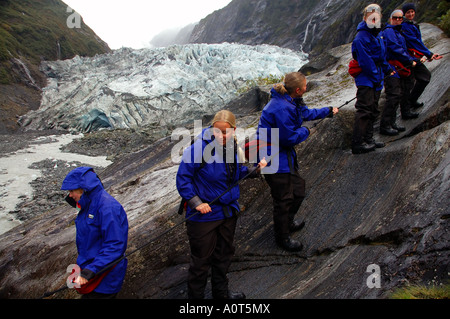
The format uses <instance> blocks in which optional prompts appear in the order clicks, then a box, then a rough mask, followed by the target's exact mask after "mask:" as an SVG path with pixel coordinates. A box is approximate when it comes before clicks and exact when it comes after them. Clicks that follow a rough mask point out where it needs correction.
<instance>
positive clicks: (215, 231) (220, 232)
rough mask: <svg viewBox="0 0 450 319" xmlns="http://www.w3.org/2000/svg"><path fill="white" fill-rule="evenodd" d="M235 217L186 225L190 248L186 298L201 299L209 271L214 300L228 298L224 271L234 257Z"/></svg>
mask: <svg viewBox="0 0 450 319" xmlns="http://www.w3.org/2000/svg"><path fill="white" fill-rule="evenodd" d="M236 222H237V217H236V216H235V215H233V217H230V218H226V219H224V220H219V221H211V222H193V221H187V222H186V227H187V235H188V237H189V245H190V248H191V260H190V266H189V272H188V298H190V299H203V298H204V297H205V287H206V283H207V279H208V272H209V269H211V287H212V293H213V297H214V296H221V295H224V294H225V295H226V294H228V278H227V273H228V268H229V267H230V264H231V258H232V257H233V255H234V251H235V248H234V245H233V240H234V233H235V230H236Z"/></svg>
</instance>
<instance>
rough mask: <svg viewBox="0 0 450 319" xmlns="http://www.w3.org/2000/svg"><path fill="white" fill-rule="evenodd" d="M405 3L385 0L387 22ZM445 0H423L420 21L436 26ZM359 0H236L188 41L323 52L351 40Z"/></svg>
mask: <svg viewBox="0 0 450 319" xmlns="http://www.w3.org/2000/svg"><path fill="white" fill-rule="evenodd" d="M404 2H405V1H402V0H393V1H392V0H380V1H377V2H376V3H378V4H380V5H381V7H382V8H383V15H384V16H383V22H386V21H387V19H388V18H389V15H390V13H391V12H392V11H393V10H394V9H395V8H399V7H401V6H402V4H403V3H404ZM440 2H442V1H441V0H427V1H420V4H419V5H418V9H417V20H418V21H419V22H437V21H438V19H437V18H438V17H440V16H441V15H443V14H445V12H446V7H445V6H441V7H439V6H438V4H439V3H440ZM367 4H368V2H365V1H359V0H320V1H316V0H279V1H269V0H262V1H260V0H233V1H232V2H231V3H230V4H229V5H228V6H227V7H225V8H223V9H221V10H218V11H215V12H214V13H212V14H210V15H209V16H207V17H206V18H204V19H203V20H201V21H200V22H199V23H198V24H197V25H196V26H195V28H194V30H193V32H192V34H191V36H190V39H189V42H193V43H221V42H237V43H243V44H251V45H256V44H263V43H265V44H273V45H278V46H281V47H286V48H290V49H294V50H303V51H304V52H311V51H313V50H314V51H316V52H318V53H320V52H322V51H324V50H326V49H330V48H333V47H336V46H339V45H342V44H345V43H349V42H351V41H352V39H353V37H354V35H355V33H356V26H357V24H358V23H359V22H360V21H361V20H362V14H361V12H362V10H363V8H364V7H365V6H366V5H367Z"/></svg>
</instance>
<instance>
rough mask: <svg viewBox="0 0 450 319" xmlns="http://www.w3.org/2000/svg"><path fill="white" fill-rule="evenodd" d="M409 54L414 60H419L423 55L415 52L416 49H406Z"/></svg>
mask: <svg viewBox="0 0 450 319" xmlns="http://www.w3.org/2000/svg"><path fill="white" fill-rule="evenodd" d="M408 51H409V54H410V55H411V56H413V57H415V58H418V59H421V58H422V57H423V56H424V55H425V54H423V53H422V52H419V51H417V50H416V49H412V48H411V49H408Z"/></svg>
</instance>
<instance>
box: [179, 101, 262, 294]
mask: <svg viewBox="0 0 450 319" xmlns="http://www.w3.org/2000/svg"><path fill="white" fill-rule="evenodd" d="M235 130H236V118H235V116H234V114H233V113H232V112H230V111H227V110H222V111H219V112H218V113H217V114H216V115H215V117H214V119H213V121H212V125H211V126H210V127H208V128H206V129H204V130H203V131H202V133H201V135H200V137H199V138H197V140H195V141H194V143H192V145H191V146H190V147H188V148H187V149H186V150H185V151H184V153H183V157H182V159H181V163H180V166H179V169H178V173H177V177H176V185H177V189H178V192H179V194H180V195H181V197H182V198H183V199H185V200H186V202H187V207H186V219H187V221H186V228H187V235H188V238H189V245H190V250H191V257H190V266H189V271H188V298H189V299H203V298H204V297H205V287H206V283H207V277H208V271H209V269H211V286H212V296H213V298H214V299H244V298H245V294H243V293H235V292H232V291H230V290H229V289H228V278H227V273H228V268H229V266H230V264H231V258H232V256H233V254H234V251H235V248H234V245H233V241H234V234H235V229H236V222H237V215H238V213H239V211H240V207H239V203H238V199H239V196H240V191H239V185H238V183H237V182H238V181H239V180H240V179H242V178H244V177H247V176H250V177H256V176H258V173H259V172H260V169H262V168H264V167H265V166H266V165H267V162H266V161H265V159H262V160H261V161H260V163H259V165H258V167H252V168H250V170H253V172H250V171H249V168H248V167H246V166H244V165H242V164H241V163H243V162H244V161H245V159H244V155H243V151H242V150H241V149H240V148H239V147H238V146H237V141H236V137H235ZM249 174H250V175H249ZM229 188H231V189H229ZM217 198H219V199H218V200H217V202H216V200H215V199H217ZM211 202H214V204H211V206H210V205H209V203H211Z"/></svg>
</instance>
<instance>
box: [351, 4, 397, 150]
mask: <svg viewBox="0 0 450 319" xmlns="http://www.w3.org/2000/svg"><path fill="white" fill-rule="evenodd" d="M357 31H358V33H357V34H356V36H355V39H354V40H353V43H352V56H353V59H354V60H356V61H357V62H358V64H359V67H360V68H361V72H360V73H359V74H358V75H357V76H355V84H356V87H357V88H358V90H357V93H356V96H357V99H356V103H355V108H356V114H355V124H354V129H353V137H352V153H353V154H362V153H367V152H371V151H374V150H375V148H381V147H384V146H385V144H384V143H382V142H376V141H375V140H374V138H373V125H374V122H375V120H376V119H377V117H378V115H379V113H380V112H379V110H378V101H379V99H380V95H381V90H382V89H383V85H384V77H385V74H386V75H387V74H392V72H393V70H392V68H391V67H390V66H389V64H388V63H387V61H386V48H385V45H384V42H383V40H382V39H381V37H380V34H379V33H380V31H381V7H380V6H379V5H377V4H370V5H368V6H367V7H366V8H365V9H364V11H363V21H362V22H360V23H359V25H358V28H357Z"/></svg>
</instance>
